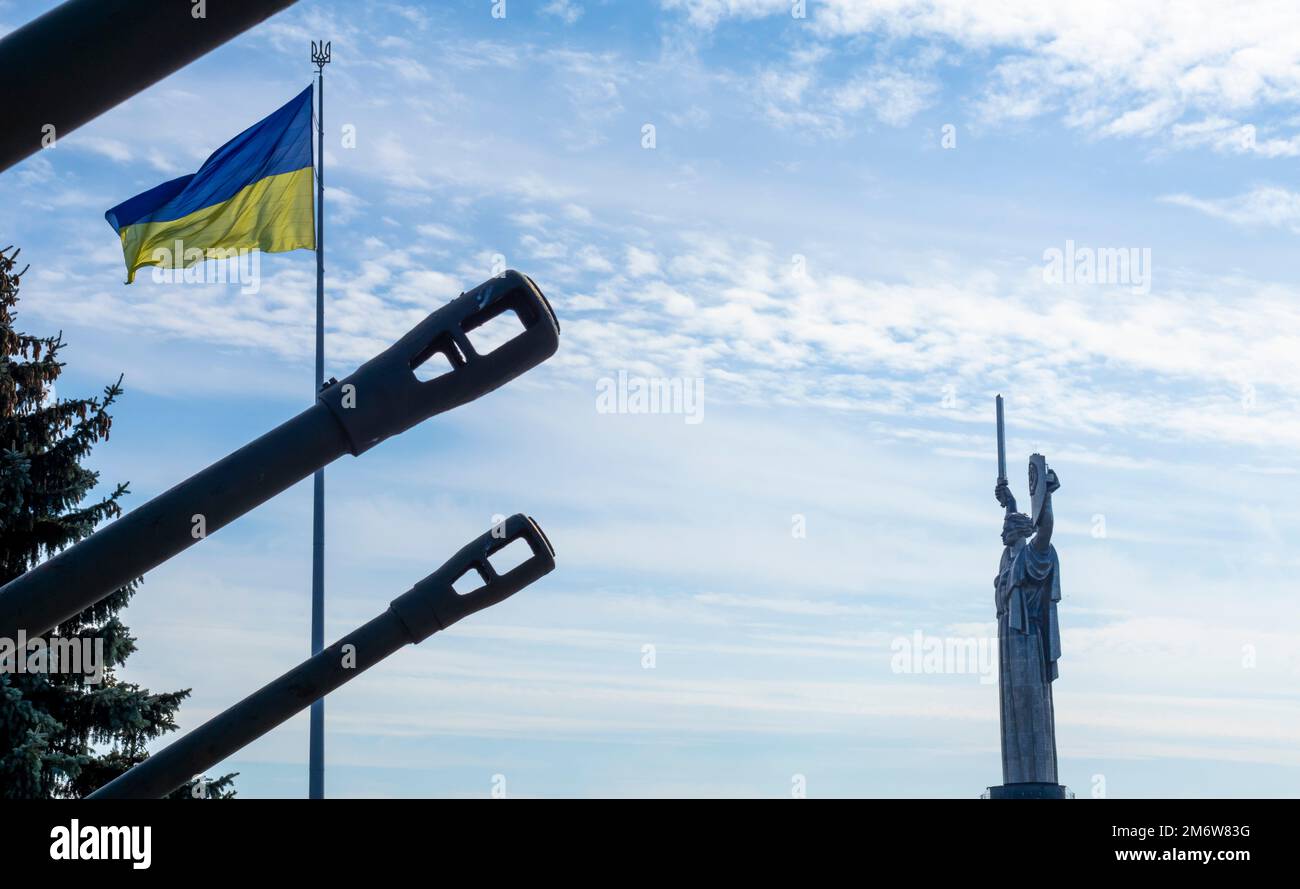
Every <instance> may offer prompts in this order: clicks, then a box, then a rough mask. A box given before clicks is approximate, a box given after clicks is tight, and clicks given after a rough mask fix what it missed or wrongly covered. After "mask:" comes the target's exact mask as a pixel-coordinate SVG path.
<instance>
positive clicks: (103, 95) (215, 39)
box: [0, 0, 295, 172]
mask: <svg viewBox="0 0 1300 889" xmlns="http://www.w3.org/2000/svg"><path fill="white" fill-rule="evenodd" d="M294 2H295V0H207V2H206V3H204V4H203V6H202V9H201V10H200V8H199V7H197V6H196V5H195V4H194V3H192V2H190V0H68V2H66V3H63V4H61V5H59V6H56V7H55V8H54V9H51V10H50V11H49V12H47V13H45V14H44V15H42V16H40V17H39V18H36V19H33V20H32V21H30V22H28V23H27V24H26V25H24V26H23V27H21V28H19V29H18V30H16V31H13V32H12V33H10V34H7V35H6V36H5V38H4V39H3V40H0V84H2V85H3V88H0V94H3V96H4V100H5V111H4V114H5V123H4V126H3V127H0V172H2V171H4V170H6V169H8V168H9V167H11V166H13V165H14V164H16V163H18V162H19V161H21V160H22V159H23V158H25V157H27V156H28V155H31V154H34V153H35V152H36V151H37V150H39V149H40V148H42V147H44V146H46V145H48V144H49V137H50V136H53V137H54V138H55V139H56V144H57V139H62V138H63V137H64V136H66V135H67V134H68V133H70V132H72V131H73V130H75V129H76V128H77V127H79V126H81V125H82V124H84V123H87V122H88V121H90V120H93V119H94V118H96V117H98V116H99V115H101V114H103V113H104V112H105V111H107V110H109V109H110V108H112V107H113V106H115V105H117V104H118V103H119V102H123V101H125V100H127V99H129V98H131V97H132V96H134V95H135V94H136V93H138V92H140V91H142V90H144V89H146V88H147V87H149V86H152V85H153V84H155V83H157V82H158V81H160V80H162V79H163V78H164V77H166V76H167V75H168V74H171V73H172V72H173V71H177V70H179V69H180V68H183V67H184V66H186V65H188V64H189V63H190V62H192V61H194V60H195V59H197V58H199V57H200V56H203V55H205V54H206V53H208V52H209V51H211V50H213V49H216V48H217V47H218V46H220V45H221V44H223V43H225V42H226V41H227V40H230V39H231V38H232V37H236V36H238V35H239V34H242V33H243V32H244V31H247V30H248V29H249V28H251V27H253V26H254V25H257V24H259V23H260V22H262V21H265V20H266V19H268V18H270V17H271V16H273V15H275V14H276V13H277V12H279V11H280V10H282V9H285V8H286V7H289V6H292V5H293V4H294ZM200 12H201V13H202V15H201V16H200V15H199V13H200ZM51 127H52V128H53V129H52V130H51V129H50V128H51Z"/></svg>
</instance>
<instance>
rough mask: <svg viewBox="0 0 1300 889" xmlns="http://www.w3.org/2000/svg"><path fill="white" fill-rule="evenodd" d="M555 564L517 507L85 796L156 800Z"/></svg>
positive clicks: (539, 535) (539, 533)
mask: <svg viewBox="0 0 1300 889" xmlns="http://www.w3.org/2000/svg"><path fill="white" fill-rule="evenodd" d="M515 540H523V541H525V542H526V543H527V544H528V547H529V549H530V550H532V556H531V557H530V558H529V559H527V560H526V561H524V562H522V563H520V564H519V565H518V566H516V567H514V568H512V569H510V570H509V571H507V572H505V573H504V574H501V573H498V572H497V570H496V568H495V567H494V566H493V564H492V562H491V556H492V555H493V554H494V553H496V552H498V551H499V550H501V549H502V548H504V547H505V546H507V545H508V544H510V543H511V542H513V541H515ZM554 568H555V551H554V550H553V549H552V548H551V544H550V542H549V541H548V540H547V539H546V535H545V534H543V533H542V529H541V528H539V527H538V526H537V523H536V522H534V521H533V520H532V519H531V518H528V517H527V516H524V515H522V514H516V515H513V516H511V517H510V518H508V519H506V521H505V522H503V523H502V524H500V525H498V526H497V527H496V528H494V529H493V530H491V531H488V532H487V533H486V534H484V535H483V536H481V537H479V538H478V539H477V540H475V541H474V542H473V543H470V544H469V545H467V546H465V547H464V548H462V549H461V551H460V552H458V553H456V555H455V556H453V557H452V558H451V559H450V560H449V561H448V562H447V563H446V564H445V565H443V566H442V567H441V568H439V569H438V570H437V571H435V572H434V573H433V574H430V575H429V576H428V577H426V578H425V579H424V580H422V581H420V582H419V583H417V584H416V585H415V586H414V587H413V588H412V589H411V590H410V591H409V592H407V593H405V594H403V595H402V596H400V597H398V598H397V599H395V600H394V601H393V603H392V604H391V605H389V606H388V610H387V611H385V612H384V613H383V614H381V615H379V616H378V617H376V618H375V619H374V620H372V621H370V622H369V623H366V624H364V625H362V626H360V627H358V628H357V629H356V630H354V631H353V632H351V633H349V634H348V635H346V636H344V637H343V638H342V639H340V640H339V641H337V642H335V643H334V644H333V645H331V646H330V647H329V648H326V649H325V650H323V651H322V652H321V653H320V654H318V655H315V656H314V657H312V658H310V659H308V660H306V661H303V662H302V663H301V664H299V665H298V666H297V667H295V668H293V669H292V670H290V671H289V672H288V673H285V674H284V675H283V676H281V677H280V678H279V679H277V680H275V681H274V682H272V683H270V684H269V685H267V686H264V687H263V688H261V689H260V690H258V691H256V692H254V693H253V694H251V695H249V696H248V697H246V698H244V700H242V701H240V702H239V703H238V704H236V705H235V706H233V707H231V708H230V709H229V710H226V711H224V712H223V713H220V714H218V715H217V716H214V717H213V718H212V719H209V720H208V721H207V722H205V723H204V724H203V725H201V726H199V727H198V728H196V729H195V730H194V731H192V732H190V733H189V734H188V735H186V736H185V737H183V738H181V739H180V740H178V741H176V742H175V743H173V744H171V745H169V746H167V747H166V748H164V749H163V750H161V751H159V752H158V753H155V754H154V755H153V756H151V757H149V758H148V759H146V760H145V761H144V762H142V763H140V764H139V765H137V766H135V767H134V768H132V769H130V770H128V771H126V772H124V773H123V774H122V775H120V776H118V777H117V778H116V779H114V780H113V781H111V782H109V783H108V784H105V785H104V786H103V787H101V788H99V789H98V790H96V791H95V792H94V793H92V794H91V795H90V796H89V797H88V798H89V799H157V798H159V797H163V796H166V795H167V794H169V793H171V792H172V791H173V790H175V789H176V788H177V787H180V786H182V785H184V784H186V783H187V782H189V781H191V780H192V779H193V778H194V777H196V776H197V775H200V774H202V772H203V771H204V770H206V769H209V768H211V767H212V766H214V765H216V764H217V763H219V762H221V761H222V760H224V759H226V758H227V757H229V756H232V755H234V754H235V753H236V752H238V751H239V750H240V749H242V748H243V747H244V746H246V745H247V744H249V743H251V742H252V741H255V740H256V739H258V738H260V737H261V736H262V735H264V734H266V733H267V732H269V731H270V730H271V729H273V728H275V727H276V726H278V725H280V724H281V723H283V722H285V721H286V720H288V719H290V718H291V717H293V716H294V715H295V714H296V713H299V712H301V711H302V710H305V709H306V708H307V707H308V706H309V705H310V704H311V703H312V701H315V700H317V699H319V698H321V697H323V696H324V695H326V694H328V693H329V692H331V691H333V690H334V689H336V688H338V687H339V686H340V685H342V684H343V683H345V682H347V681H348V680H350V679H352V678H353V677H354V676H356V675H358V674H359V673H361V672H363V671H364V670H367V669H369V668H370V667H372V666H374V665H375V664H377V663H379V662H380V661H382V660H383V659H384V658H386V657H388V656H389V655H390V654H392V653H393V652H394V651H397V650H398V649H399V648H401V647H402V646H404V645H406V644H407V643H417V644H418V643H420V642H422V641H424V640H425V639H427V638H428V637H429V636H431V635H432V634H434V633H436V632H438V631H439V630H445V629H447V627H449V626H451V625H452V624H453V623H455V622H456V621H458V620H460V619H461V618H462V617H465V616H466V615H468V614H472V613H474V612H475V611H479V610H481V609H483V608H487V607H489V606H491V605H495V604H497V603H498V602H500V601H501V600H503V599H505V598H507V597H509V596H511V595H514V594H515V593H517V592H518V591H519V590H521V589H523V588H524V587H526V586H528V585H529V584H530V583H532V582H533V581H535V580H537V579H538V578H540V577H542V576H544V575H546V574H548V573H549V572H550V571H551V570H552V569H554ZM470 572H473V573H477V574H478V576H479V578H480V580H481V582H482V584H483V585H482V586H481V587H480V588H478V589H476V590H473V591H471V592H468V593H466V594H464V595H462V594H459V593H457V592H456V590H455V589H454V588H453V586H452V585H453V584H454V583H455V582H456V581H457V580H458V579H459V578H461V577H462V576H464V575H465V574H467V573H470Z"/></svg>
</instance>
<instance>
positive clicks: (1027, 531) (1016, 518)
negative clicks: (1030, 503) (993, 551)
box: [1002, 512, 1034, 546]
mask: <svg viewBox="0 0 1300 889" xmlns="http://www.w3.org/2000/svg"><path fill="white" fill-rule="evenodd" d="M1033 533H1034V521H1033V519H1031V518H1030V517H1029V516H1027V515H1025V514H1024V513H1023V512H1009V513H1007V517H1006V520H1005V521H1003V522H1002V545H1003V546H1011V544H1013V543H1015V542H1016V541H1017V540H1025V539H1027V538H1029V537H1031V536H1032V535H1033Z"/></svg>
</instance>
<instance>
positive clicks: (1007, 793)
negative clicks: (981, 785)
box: [980, 782, 1074, 799]
mask: <svg viewBox="0 0 1300 889" xmlns="http://www.w3.org/2000/svg"><path fill="white" fill-rule="evenodd" d="M980 799H1074V794H1073V793H1071V792H1070V788H1068V787H1066V786H1065V785H1064V784H1047V783H1040V782H1032V783H1028V782H1027V783H1024V784H998V785H996V786H994V787H990V788H989V789H988V790H986V791H984V792H983V793H981V794H980Z"/></svg>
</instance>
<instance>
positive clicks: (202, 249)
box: [104, 87, 316, 284]
mask: <svg viewBox="0 0 1300 889" xmlns="http://www.w3.org/2000/svg"><path fill="white" fill-rule="evenodd" d="M311 134H312V126H311V87H307V89H305V90H303V91H302V92H301V93H300V94H298V96H297V97H296V98H295V99H294V100H293V101H291V102H290V103H289V104H288V105H285V106H284V107H283V108H281V109H279V110H278V111H276V112H275V113H274V114H272V115H271V116H270V117H267V118H266V119H265V120H263V121H261V122H260V123H257V124H254V125H253V126H252V127H250V128H248V129H247V130H244V132H242V133H240V134H239V135H238V136H236V137H235V138H233V139H231V140H230V141H229V142H227V143H226V144H225V145H223V146H221V147H220V148H218V149H217V150H216V151H215V152H213V154H212V156H211V157H209V158H208V159H207V160H206V161H204V162H203V166H201V167H199V171H198V172H197V173H194V174H191V175H189V176H182V177H180V178H179V179H173V180H172V181H170V182H164V183H163V184H162V185H158V186H155V187H154V188H151V189H149V190H148V191H146V192H144V193H143V194H138V195H136V196H135V197H133V198H131V199H130V200H129V201H125V202H123V203H121V204H118V205H117V206H116V207H114V208H113V209H111V210H109V211H108V212H107V213H105V214H104V218H106V219H107V220H108V224H109V225H111V226H113V229H114V230H115V231H116V232H117V233H118V235H119V236H120V237H121V238H122V253H123V254H124V256H125V257H126V280H127V283H128V284H129V283H131V282H132V281H134V280H135V273H136V270H137V269H139V268H141V267H142V266H146V265H155V266H162V267H163V268H173V269H179V268H186V267H188V266H191V265H194V264H195V263H197V262H201V261H202V260H204V259H209V258H218V259H219V258H223V257H226V256H228V255H231V253H230V252H228V251H236V250H240V249H257V250H263V251H265V252H267V253H281V252H283V251H285V250H297V249H298V248H300V247H304V248H307V249H309V250H311V249H315V247H316V226H315V221H314V219H315V217H314V209H315V207H314V203H313V200H312V164H311Z"/></svg>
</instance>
